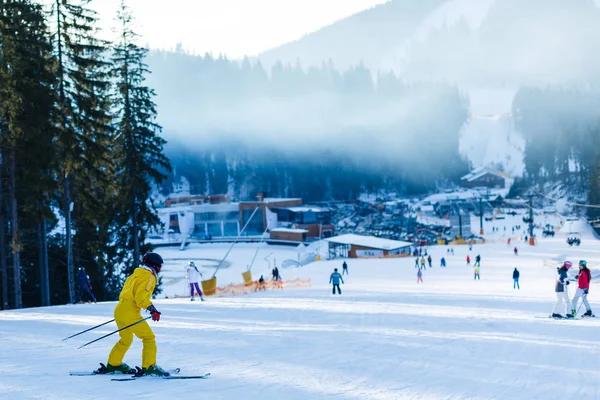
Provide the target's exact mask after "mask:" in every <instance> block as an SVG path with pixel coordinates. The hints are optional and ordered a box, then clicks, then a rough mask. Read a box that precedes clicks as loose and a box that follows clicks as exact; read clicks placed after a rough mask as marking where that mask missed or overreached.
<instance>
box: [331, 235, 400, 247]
mask: <svg viewBox="0 0 600 400" xmlns="http://www.w3.org/2000/svg"><path fill="white" fill-rule="evenodd" d="M324 240H325V241H326V242H331V243H339V244H349V245H354V246H362V247H368V248H370V249H381V250H395V249H401V248H403V247H408V246H412V243H410V242H402V241H400V240H391V239H381V238H378V237H374V236H362V235H355V234H352V233H350V234H347V235H340V236H335V237H332V238H328V239H324Z"/></svg>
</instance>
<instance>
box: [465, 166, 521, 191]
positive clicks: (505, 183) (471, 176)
mask: <svg viewBox="0 0 600 400" xmlns="http://www.w3.org/2000/svg"><path fill="white" fill-rule="evenodd" d="M460 180H461V182H462V184H463V186H464V187H467V188H474V187H487V188H491V189H504V188H508V187H510V185H511V184H512V180H513V179H512V177H511V176H510V175H508V174H506V173H504V172H502V171H498V170H495V169H492V168H488V167H480V168H476V169H474V170H473V171H471V172H469V173H468V174H467V175H465V176H463V177H462V178H460Z"/></svg>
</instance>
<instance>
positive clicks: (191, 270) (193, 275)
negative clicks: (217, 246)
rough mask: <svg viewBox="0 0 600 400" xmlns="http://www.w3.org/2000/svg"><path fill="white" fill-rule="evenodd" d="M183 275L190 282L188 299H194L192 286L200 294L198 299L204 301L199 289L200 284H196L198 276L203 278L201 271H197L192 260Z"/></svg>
mask: <svg viewBox="0 0 600 400" xmlns="http://www.w3.org/2000/svg"><path fill="white" fill-rule="evenodd" d="M185 277H186V279H187V281H188V283H189V284H190V301H194V287H195V288H196V292H198V296H200V300H202V301H204V296H203V295H202V290H200V286H198V282H199V281H200V278H203V276H202V273H201V272H200V271H198V268H197V267H196V264H194V262H193V261H190V262H189V264H188V265H187V267H186V269H185Z"/></svg>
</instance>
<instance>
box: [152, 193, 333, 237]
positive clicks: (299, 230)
mask: <svg viewBox="0 0 600 400" xmlns="http://www.w3.org/2000/svg"><path fill="white" fill-rule="evenodd" d="M164 205H165V206H164V207H160V208H158V209H157V211H158V215H159V218H160V220H161V222H162V224H163V228H160V229H158V230H157V231H155V232H152V233H151V235H150V238H149V239H150V241H151V242H152V243H154V244H167V243H181V242H185V241H189V240H192V241H203V240H215V239H219V240H232V238H235V237H238V236H240V235H241V236H242V238H243V240H257V239H260V238H262V237H263V235H265V234H266V233H267V232H268V231H272V230H275V232H274V233H273V235H272V237H278V236H279V237H280V238H279V239H278V240H285V241H293V242H304V241H306V240H307V239H308V238H321V237H328V236H332V235H333V230H334V229H333V225H331V214H330V212H329V210H328V209H324V208H318V207H302V199H300V198H269V197H265V196H264V194H263V193H258V195H257V198H256V201H241V202H231V201H230V198H229V196H228V195H211V196H196V195H189V194H187V195H173V196H171V197H169V198H168V199H166V200H165V202H164ZM279 215H281V219H279ZM244 227H246V229H245V230H244ZM277 228H287V231H285V230H279V231H277ZM292 231H293V232H292ZM284 237H285V238H284Z"/></svg>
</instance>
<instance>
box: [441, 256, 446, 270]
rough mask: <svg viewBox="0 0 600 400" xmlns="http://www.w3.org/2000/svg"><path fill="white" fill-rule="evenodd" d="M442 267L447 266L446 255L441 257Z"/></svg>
mask: <svg viewBox="0 0 600 400" xmlns="http://www.w3.org/2000/svg"><path fill="white" fill-rule="evenodd" d="M440 267H444V268H445V267H446V259H445V258H444V257H442V258H441V259H440Z"/></svg>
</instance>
